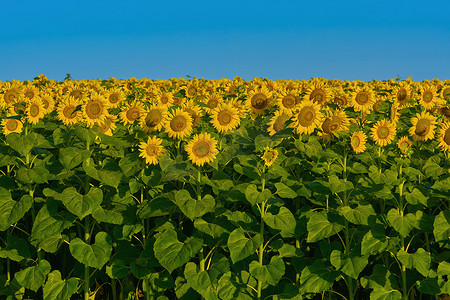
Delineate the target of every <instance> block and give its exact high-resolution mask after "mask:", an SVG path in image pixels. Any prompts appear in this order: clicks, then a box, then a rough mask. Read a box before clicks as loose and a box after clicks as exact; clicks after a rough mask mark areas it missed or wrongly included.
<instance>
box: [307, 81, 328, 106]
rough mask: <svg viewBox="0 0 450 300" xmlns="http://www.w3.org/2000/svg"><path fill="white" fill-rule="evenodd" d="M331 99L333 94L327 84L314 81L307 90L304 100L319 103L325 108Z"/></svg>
mask: <svg viewBox="0 0 450 300" xmlns="http://www.w3.org/2000/svg"><path fill="white" fill-rule="evenodd" d="M330 98H331V92H330V89H329V87H327V85H326V82H323V81H319V80H313V81H312V82H311V84H310V85H309V86H308V88H307V90H306V94H305V98H304V99H306V100H310V101H313V102H317V103H319V104H320V105H321V106H324V105H325V104H326V103H327V102H328V101H329V100H330Z"/></svg>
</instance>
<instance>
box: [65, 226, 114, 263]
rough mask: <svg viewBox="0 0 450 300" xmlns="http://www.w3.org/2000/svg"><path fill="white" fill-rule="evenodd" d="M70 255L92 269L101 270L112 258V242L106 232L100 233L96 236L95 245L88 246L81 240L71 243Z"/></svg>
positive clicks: (74, 240) (77, 239)
mask: <svg viewBox="0 0 450 300" xmlns="http://www.w3.org/2000/svg"><path fill="white" fill-rule="evenodd" d="M69 249H70V253H71V254H72V256H73V257H74V258H75V259H76V260H78V261H79V262H80V263H82V264H84V265H87V266H89V267H92V268H96V269H101V268H102V267H103V266H104V265H105V264H106V263H107V262H108V260H109V258H110V257H111V252H112V241H111V237H110V236H109V235H108V234H107V233H106V232H103V231H101V232H99V233H97V235H96V236H95V243H94V244H93V245H88V244H86V243H85V242H83V241H82V240H81V239H79V238H76V239H73V240H72V241H70V246H69Z"/></svg>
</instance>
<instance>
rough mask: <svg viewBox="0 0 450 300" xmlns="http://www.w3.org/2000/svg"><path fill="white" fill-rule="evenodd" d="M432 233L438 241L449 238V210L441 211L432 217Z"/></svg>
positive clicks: (446, 240)
mask: <svg viewBox="0 0 450 300" xmlns="http://www.w3.org/2000/svg"><path fill="white" fill-rule="evenodd" d="M433 227H434V230H433V234H434V237H435V239H436V241H438V242H447V243H448V242H449V240H450V210H443V211H441V212H440V213H439V214H438V215H437V216H436V218H435V219H434V226H433Z"/></svg>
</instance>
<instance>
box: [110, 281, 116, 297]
mask: <svg viewBox="0 0 450 300" xmlns="http://www.w3.org/2000/svg"><path fill="white" fill-rule="evenodd" d="M111 291H112V298H113V300H117V290H116V280H115V279H114V278H111Z"/></svg>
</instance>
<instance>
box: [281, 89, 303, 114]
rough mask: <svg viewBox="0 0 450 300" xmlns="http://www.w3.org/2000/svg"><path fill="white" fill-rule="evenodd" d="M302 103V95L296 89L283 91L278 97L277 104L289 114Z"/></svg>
mask: <svg viewBox="0 0 450 300" xmlns="http://www.w3.org/2000/svg"><path fill="white" fill-rule="evenodd" d="M299 103H300V97H299V96H298V92H297V91H295V90H290V91H287V90H285V91H282V92H280V94H279V95H278V97H277V104H278V107H279V109H281V110H286V111H287V112H288V113H289V114H292V112H293V110H294V109H295V107H296V106H297V105H298V104H299Z"/></svg>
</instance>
